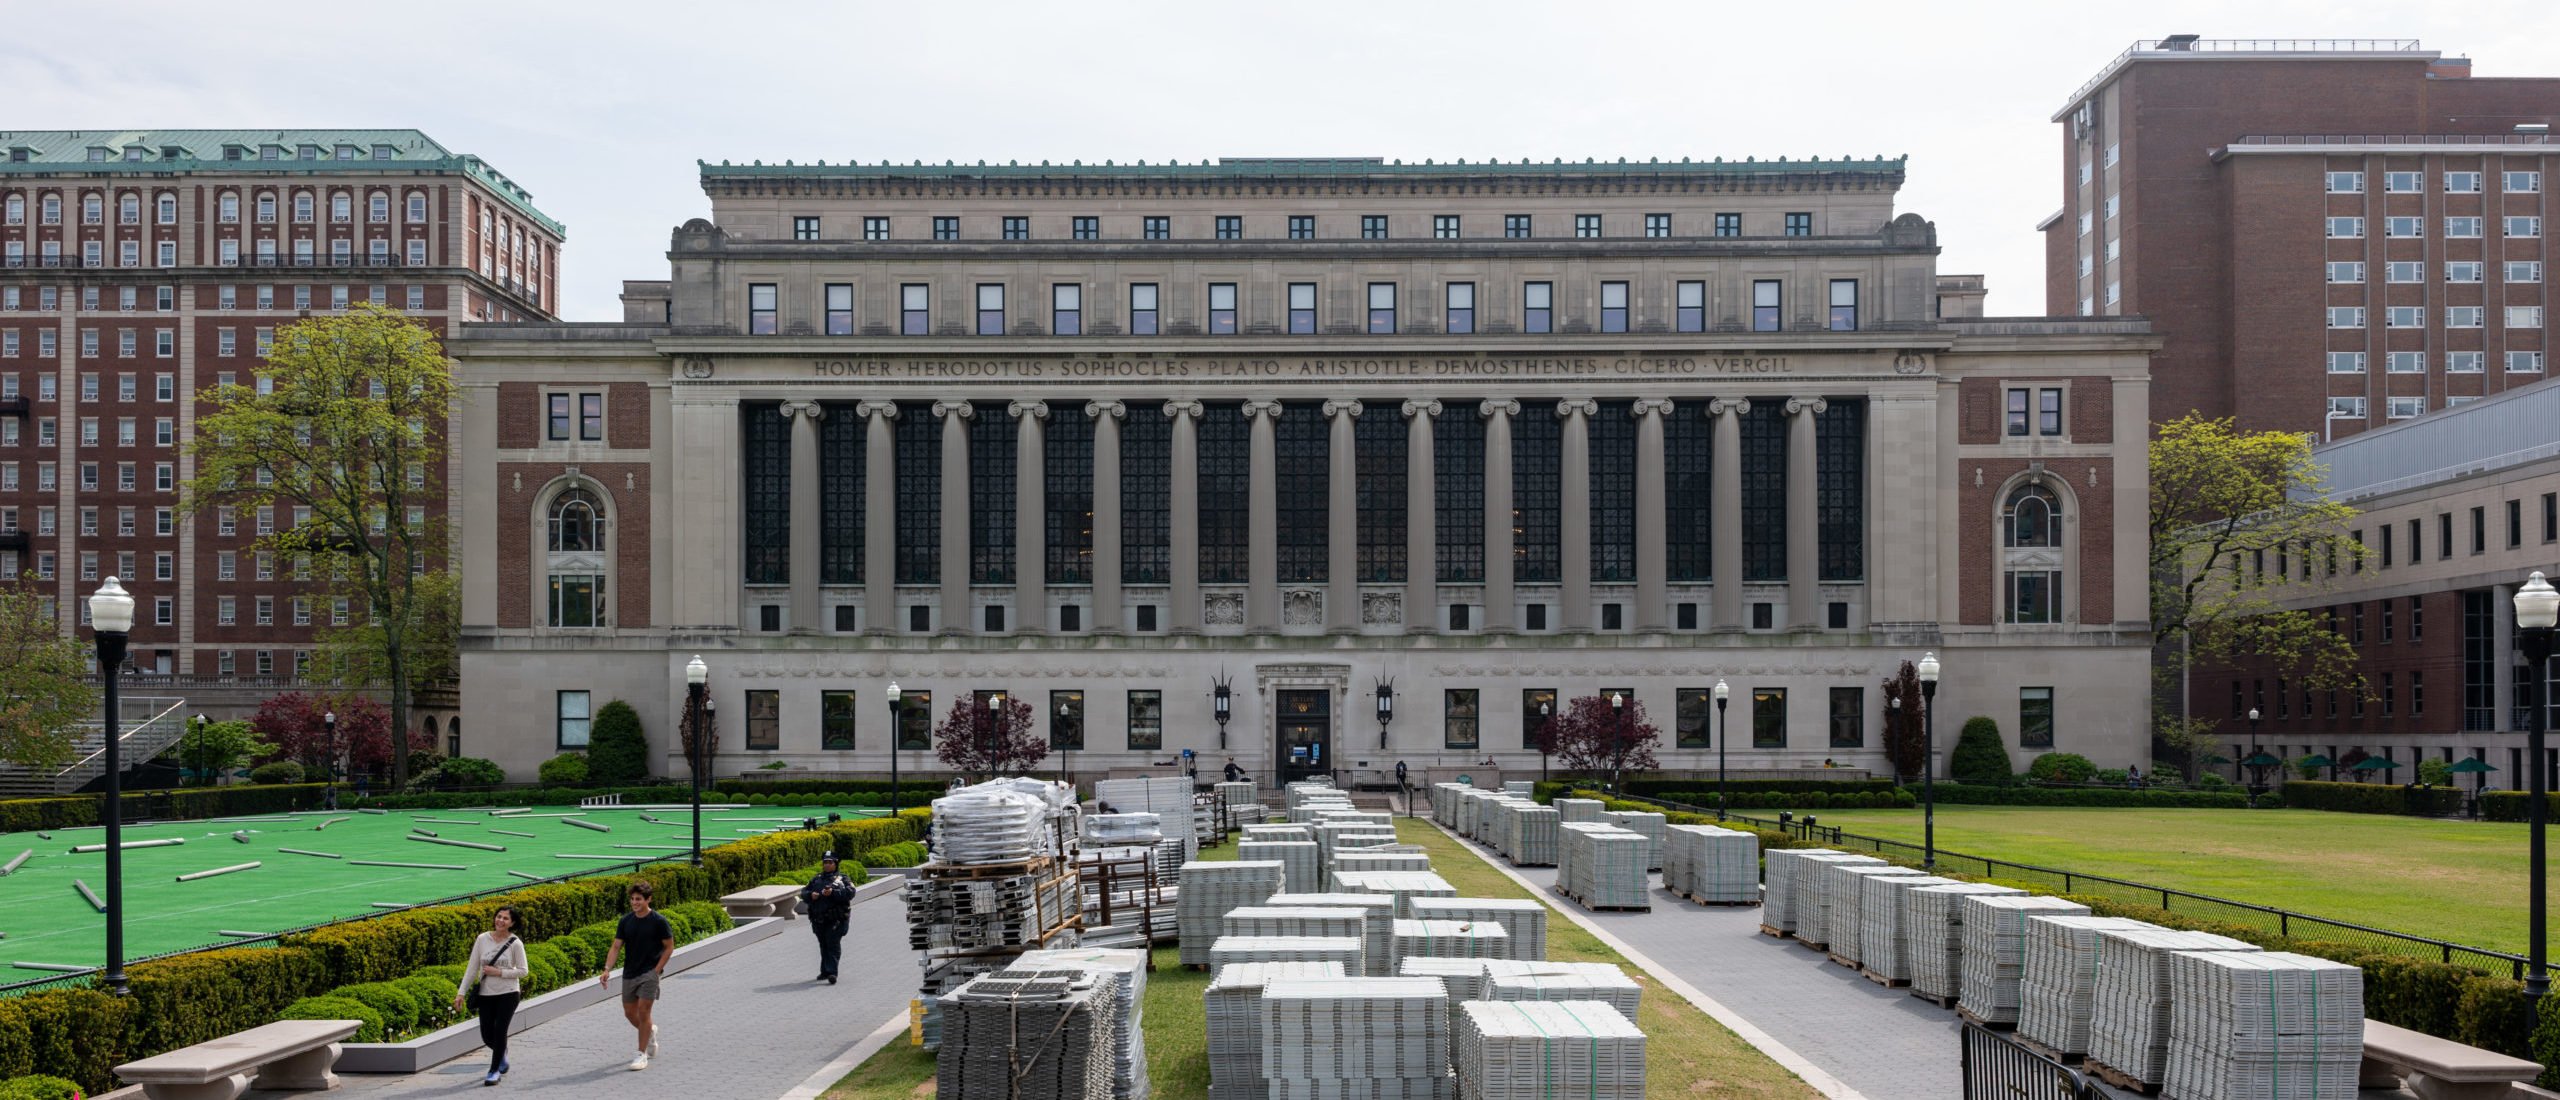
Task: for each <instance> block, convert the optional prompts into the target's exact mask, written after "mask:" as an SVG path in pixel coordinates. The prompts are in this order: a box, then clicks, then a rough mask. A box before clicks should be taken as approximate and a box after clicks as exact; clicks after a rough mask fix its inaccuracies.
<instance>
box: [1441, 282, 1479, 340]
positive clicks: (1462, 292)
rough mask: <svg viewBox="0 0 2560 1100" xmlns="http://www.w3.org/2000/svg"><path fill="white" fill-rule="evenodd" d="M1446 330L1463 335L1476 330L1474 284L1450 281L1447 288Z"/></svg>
mask: <svg viewBox="0 0 2560 1100" xmlns="http://www.w3.org/2000/svg"><path fill="white" fill-rule="evenodd" d="M1447 297H1448V308H1447V314H1446V315H1447V330H1448V331H1449V332H1450V333H1451V334H1453V335H1464V334H1466V333H1471V332H1474V331H1475V330H1476V285H1475V284H1474V283H1451V284H1449V286H1448V289H1447Z"/></svg>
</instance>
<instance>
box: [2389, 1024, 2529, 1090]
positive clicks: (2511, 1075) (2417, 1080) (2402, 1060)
mask: <svg viewBox="0 0 2560 1100" xmlns="http://www.w3.org/2000/svg"><path fill="white" fill-rule="evenodd" d="M2541 1072H2542V1066H2541V1064H2539V1063H2536V1062H2528V1061H2525V1060H2524V1059H2522V1058H2510V1057H2508V1056H2506V1055H2504V1054H2498V1053H2495V1052H2492V1051H2486V1050H2482V1049H2480V1048H2478V1047H2470V1046H2464V1045H2462V1044H2461V1043H2457V1042H2454V1041H2453V1040H2451V1039H2439V1038H2437V1037H2435V1036H2433V1035H2427V1034H2422V1033H2420V1032H2415V1031H2411V1030H2409V1029H2408V1028H2405V1027H2395V1026H2393V1025H2391V1024H2386V1023H2383V1022H2381V1021H2378V1020H2366V1021H2365V1022H2364V1065H2363V1068H2362V1071H2361V1072H2360V1073H2359V1074H2358V1078H2359V1080H2358V1083H2359V1084H2362V1085H2363V1086H2365V1087H2366V1088H2389V1087H2392V1086H2395V1085H2396V1086H2401V1087H2405V1088H2407V1089H2408V1090H2409V1091H2410V1093H2412V1094H2414V1095H2415V1096H2417V1097H2418V1100H2507V1098H2509V1097H2512V1096H2513V1095H2514V1089H2515V1086H2516V1085H2518V1084H2520V1083H2529V1082H2531V1081H2532V1080H2533V1079H2534V1078H2535V1077H2536V1076H2538V1075H2540V1074H2541Z"/></svg>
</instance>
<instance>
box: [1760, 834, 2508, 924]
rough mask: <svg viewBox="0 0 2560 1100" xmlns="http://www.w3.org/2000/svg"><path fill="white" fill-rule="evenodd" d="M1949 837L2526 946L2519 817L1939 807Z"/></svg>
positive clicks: (2137, 876)
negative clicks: (2515, 820)
mask: <svg viewBox="0 0 2560 1100" xmlns="http://www.w3.org/2000/svg"><path fill="white" fill-rule="evenodd" d="M1813 813H1814V814H1815V816H1817V817H1819V818H1820V819H1821V822H1822V824H1824V825H1837V826H1841V827H1844V828H1846V829H1848V830H1849V831H1850V832H1853V833H1862V834H1866V835H1869V836H1879V837H1886V838H1889V839H1894V840H1908V841H1913V842H1917V841H1918V840H1919V839H1920V832H1921V822H1920V814H1919V812H1918V811H1916V810H1815V811H1813ZM1766 816H1775V814H1774V811H1773V812H1771V813H1770V814H1768V815H1766ZM1938 846H1939V847H1940V848H1943V849H1946V850H1948V851H1954V852H1963V853H1965V854H1967V855H1978V856H1986V857H1989V858H1993V859H2006V860H2012V861H2015V862H2018V863H2031V864H2036V865H2039V866H2044V867H2052V868H2057V869H2062V870H2070V871H2086V872H2089V873H2091V874H2099V875H2107V876H2110V877H2114V878H2122V879H2131V880H2133V881H2136V882H2143V883H2151V884H2154V885H2159V886H2170V887H2175V888H2178V889H2182V890H2191V891H2194V892H2195V893H2199V894H2209V895H2212V896H2214V897H2221V898H2230V899H2232V900H2234V901H2246V902H2252V903H2255V904H2259V905H2268V906H2274V907H2277V908H2282V909H2290V910H2293V911H2295V912H2298V913H2307V914H2311V915H2314V916H2321V917H2329V918H2332V919H2335V920H2343V921H2350V922H2353V923H2357V924H2365V925H2371V926H2373V927H2376V928H2386V929H2390V930H2392V931H2396V932H2406V933H2410V934H2413V935H2419V936H2428V937H2432V938H2435V939H2441V940H2451V941H2453V942H2455V943H2462V944H2469V945H2472V946H2477V947H2487V948H2492V949H2496V950H2503V951H2513V952H2522V951H2523V950H2524V947H2525V915H2526V914H2525V910H2526V902H2527V897H2526V893H2527V892H2526V889H2525V869H2526V860H2525V828H2524V826H2522V825H2518V824H2512V823H2498V822H2478V821H2444V820H2437V819H2433V818H2412V817H2397V816H2389V815H2382V814H2341V813H2325V812H2321V811H2315V810H2254V811H2253V810H2143V809H2079V808H2070V809H2065V808H2048V807H2030V806H1941V807H1939V808H1938Z"/></svg>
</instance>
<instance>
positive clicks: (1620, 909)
mask: <svg viewBox="0 0 2560 1100" xmlns="http://www.w3.org/2000/svg"><path fill="white" fill-rule="evenodd" d="M1573 900H1574V901H1576V902H1579V903H1580V904H1581V906H1582V907H1583V908H1585V909H1588V910H1591V911H1592V912H1594V913H1650V912H1653V907H1652V906H1650V905H1593V904H1591V903H1590V902H1587V901H1583V900H1582V899H1581V898H1575V899H1573Z"/></svg>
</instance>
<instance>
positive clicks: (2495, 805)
mask: <svg viewBox="0 0 2560 1100" xmlns="http://www.w3.org/2000/svg"><path fill="white" fill-rule="evenodd" d="M2542 797H2543V800H2544V801H2543V806H2544V809H2543V811H2542V819H2543V820H2545V821H2560V794H2554V793H2549V792H2545V793H2544V794H2543V796H2542ZM2532 800H2533V796H2532V795H2529V794H2526V793H2525V792H2523V791H2482V792H2481V793H2480V816H2482V817H2485V818H2488V819H2489V820H2491V821H2522V820H2524V819H2525V818H2526V817H2527V816H2528V815H2530V814H2531V813H2532V812H2533V801H2532Z"/></svg>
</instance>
